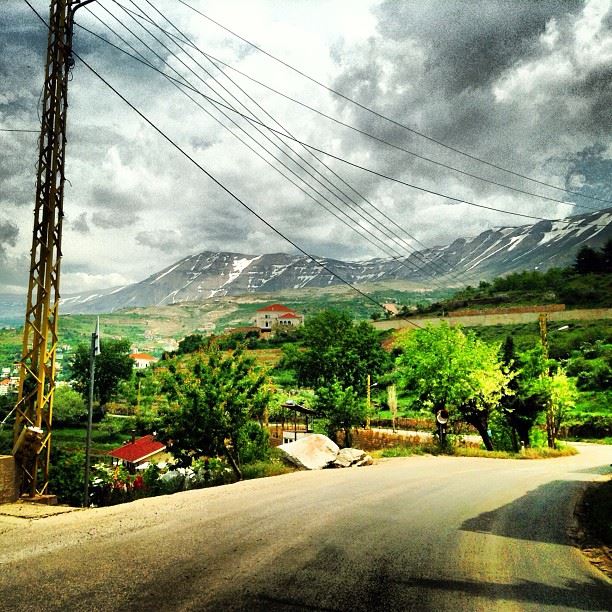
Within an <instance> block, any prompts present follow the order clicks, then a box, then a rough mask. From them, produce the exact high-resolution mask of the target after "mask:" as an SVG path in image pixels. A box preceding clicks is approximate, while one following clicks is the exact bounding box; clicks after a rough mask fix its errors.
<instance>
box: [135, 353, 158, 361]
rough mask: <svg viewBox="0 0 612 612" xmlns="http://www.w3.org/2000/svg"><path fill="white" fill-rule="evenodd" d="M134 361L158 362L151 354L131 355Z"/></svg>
mask: <svg viewBox="0 0 612 612" xmlns="http://www.w3.org/2000/svg"><path fill="white" fill-rule="evenodd" d="M130 357H131V358H132V359H146V360H148V361H157V360H156V359H155V357H153V355H149V353H132V354H131V355H130Z"/></svg>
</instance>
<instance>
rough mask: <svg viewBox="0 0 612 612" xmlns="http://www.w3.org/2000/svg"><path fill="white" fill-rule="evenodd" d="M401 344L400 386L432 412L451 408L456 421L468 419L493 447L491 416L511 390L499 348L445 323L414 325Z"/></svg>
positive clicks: (398, 366)
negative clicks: (421, 327) (490, 429)
mask: <svg viewBox="0 0 612 612" xmlns="http://www.w3.org/2000/svg"><path fill="white" fill-rule="evenodd" d="M401 348H402V351H403V352H402V354H401V355H400V356H399V357H398V358H397V360H396V365H397V370H398V376H399V382H400V384H401V386H402V387H403V388H404V389H407V390H411V391H412V392H413V393H414V395H415V399H416V401H417V402H418V403H420V404H421V405H423V406H424V407H427V408H428V409H430V410H431V411H432V412H434V413H436V412H437V411H438V410H441V409H446V410H448V411H449V414H450V419H451V421H453V420H464V421H466V422H467V423H470V424H471V425H473V426H474V427H476V429H477V430H478V433H479V434H480V435H481V437H482V439H483V442H484V444H485V446H486V447H487V449H488V450H492V449H493V445H492V442H491V440H490V437H489V433H488V429H489V428H488V420H489V415H490V413H491V411H492V410H494V409H495V408H496V407H497V405H498V404H499V402H500V400H501V398H502V396H503V395H504V394H506V393H511V391H510V390H509V382H510V380H511V379H512V376H511V375H510V374H509V373H508V372H507V371H506V370H505V369H504V368H503V367H502V364H501V363H500V360H499V358H498V355H497V351H498V347H497V346H490V345H487V344H485V343H484V342H482V341H481V340H479V339H478V338H477V337H476V336H475V335H474V334H473V333H471V332H467V333H464V332H463V330H462V329H461V328H460V327H450V326H449V325H448V324H446V323H444V324H442V325H439V326H437V327H433V326H427V327H426V328H423V329H418V330H415V331H414V332H412V333H411V334H410V335H409V336H407V337H406V338H405V339H404V341H403V344H402V347H401Z"/></svg>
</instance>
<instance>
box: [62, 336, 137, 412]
mask: <svg viewBox="0 0 612 612" xmlns="http://www.w3.org/2000/svg"><path fill="white" fill-rule="evenodd" d="M100 349H101V353H100V355H97V356H96V366H95V381H94V396H95V397H96V398H97V399H98V401H99V402H100V405H101V406H104V405H106V404H107V403H108V402H109V400H110V399H111V397H112V396H113V394H114V393H115V391H116V390H117V387H118V385H119V383H120V382H121V381H122V380H128V379H129V378H130V377H131V375H132V369H133V367H134V361H133V360H132V359H131V358H130V343H129V341H128V340H115V339H112V338H109V339H104V338H103V339H102V340H101V343H100ZM90 354H91V347H90V346H89V345H86V344H81V345H79V346H78V348H77V350H76V352H75V354H74V357H73V358H72V361H71V363H70V369H71V373H72V379H73V381H74V383H73V384H74V388H75V389H76V390H77V391H78V392H79V393H81V394H82V395H83V397H88V394H89V378H90V369H89V364H90Z"/></svg>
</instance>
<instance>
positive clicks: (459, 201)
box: [81, 0, 606, 248]
mask: <svg viewBox="0 0 612 612" xmlns="http://www.w3.org/2000/svg"><path fill="white" fill-rule="evenodd" d="M114 1H116V0H114ZM103 8H105V7H103ZM105 10H106V9H105ZM111 15H112V14H111ZM113 17H114V16H113ZM114 18H115V19H117V18H116V17H114ZM120 23H121V22H120ZM105 25H106V24H105ZM81 27H83V26H81ZM107 27H108V26H107ZM124 27H126V26H125V25H124ZM83 29H85V30H87V28H83ZM87 31H88V32H90V33H91V34H93V35H94V36H98V37H99V35H97V34H96V33H94V32H91V31H90V30H87ZM128 31H130V30H129V29H128ZM130 32H131V31H130ZM131 33H132V34H133V32H131ZM99 38H101V39H102V40H104V41H105V42H109V41H107V40H106V39H104V38H103V37H99ZM137 38H138V37H137ZM138 40H140V42H142V43H143V44H144V45H145V46H147V45H146V43H144V42H143V41H142V40H141V39H138ZM109 44H111V45H112V46H113V47H115V48H117V49H118V50H120V51H121V52H123V53H125V54H127V55H129V56H130V57H133V58H134V59H136V60H137V61H141V60H139V59H138V58H135V57H134V56H132V55H131V54H129V53H128V52H126V51H125V50H123V49H121V48H120V47H117V46H116V45H113V44H112V43H109ZM147 48H149V50H151V49H150V47H148V46H147ZM153 53H154V52H153ZM156 55H157V54H156ZM157 57H158V58H159V59H161V60H162V61H163V62H164V63H166V64H167V62H165V60H163V58H161V57H160V56H159V55H157ZM143 63H145V65H147V66H148V67H150V68H152V69H153V70H155V71H157V72H159V73H160V74H162V75H163V76H165V77H166V78H168V79H170V80H173V81H176V79H174V78H173V77H171V76H170V75H167V74H166V73H165V72H163V71H161V70H159V69H158V68H157V67H155V66H154V65H152V64H150V63H149V62H146V61H145V62H143ZM170 68H171V69H173V68H172V67H171V66H170ZM173 70H174V69H173ZM175 72H176V71H175ZM192 72H193V71H192ZM177 74H178V73H177ZM179 76H180V75H179ZM196 76H197V75H196ZM181 78H183V77H181ZM198 78H199V77H198ZM177 82H180V83H181V85H182V86H183V87H187V88H188V89H190V90H192V91H193V92H195V93H197V94H198V95H200V96H202V97H203V98H204V99H206V100H208V101H209V102H211V103H213V104H215V105H216V106H218V107H222V108H224V109H226V110H229V111H230V112H232V113H235V114H237V115H239V116H240V117H242V118H244V119H245V120H247V121H249V122H250V123H253V124H257V125H259V126H261V127H264V128H265V129H267V130H269V131H271V132H274V133H276V134H277V135H279V136H281V137H283V138H285V139H290V140H293V141H294V142H296V143H298V144H301V145H302V146H305V147H307V148H309V149H312V150H314V151H317V152H319V153H321V154H323V155H327V156H329V157H332V158H333V159H336V160H338V161H341V162H343V163H345V164H348V165H351V166H353V167H355V168H357V169H360V170H363V171H365V172H368V173H371V174H375V175H377V176H379V177H380V178H383V179H386V180H390V181H393V182H397V183H399V184H403V185H405V186H407V187H411V188H413V189H416V190H419V191H423V192H425V193H429V194H431V195H435V196H438V197H441V198H445V199H447V200H451V201H455V202H457V203H464V204H467V205H469V206H474V207H477V208H483V209H486V210H491V211H494V212H499V213H503V214H508V215H513V216H519V217H523V218H527V219H533V220H537V221H551V222H556V223H566V224H571V223H574V221H571V220H566V219H550V218H547V217H539V216H535V215H527V214H524V213H518V212H515V211H508V210H504V209H499V208H495V207H492V206H487V205H484V204H478V203H475V202H471V201H469V200H465V199H462V198H456V197H454V196H450V195H448V194H444V193H440V192H436V191H433V190H429V189H427V188H424V187H420V186H418V185H414V184H412V183H408V182H406V181H402V180H400V179H397V178H395V177H391V176H388V175H385V174H383V173H379V172H377V171H375V170H372V169H370V168H367V167H364V166H361V165H359V164H355V163H353V162H349V161H348V160H346V159H344V158H342V157H339V156H337V155H334V154H333V153H330V152H328V151H325V150H323V149H320V148H318V147H315V146H314V145H311V144H309V143H306V142H304V141H301V140H299V139H296V138H295V137H290V136H288V135H287V134H285V133H283V132H281V131H279V130H276V129H275V128H272V127H271V126H269V125H266V124H264V123H262V122H260V121H259V120H257V119H255V118H253V117H251V116H248V115H245V114H244V113H241V112H240V111H238V110H237V109H235V108H234V107H232V106H230V105H228V104H224V103H223V102H220V101H219V100H216V99H214V98H211V97H210V96H207V95H206V94H204V93H202V92H201V91H199V90H198V89H196V88H194V87H193V86H192V85H191V84H189V83H188V82H187V83H185V82H184V81H177ZM225 116H226V118H227V115H225ZM230 121H231V119H230ZM233 123H234V125H237V124H235V122H233ZM237 127H239V126H237ZM240 129H241V128H240ZM249 137H250V138H252V137H251V136H249ZM259 146H261V145H259ZM292 161H294V160H292ZM281 163H282V162H281ZM294 163H296V162H295V161H294ZM594 212H598V211H594ZM598 227H600V226H598ZM601 227H606V226H601ZM427 248H428V247H427Z"/></svg>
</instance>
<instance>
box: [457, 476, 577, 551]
mask: <svg viewBox="0 0 612 612" xmlns="http://www.w3.org/2000/svg"><path fill="white" fill-rule="evenodd" d="M582 487H583V483H582V482H580V481H563V480H554V481H552V482H549V483H547V484H545V485H542V486H540V487H538V488H537V489H534V490H533V491H529V492H528V493H527V494H526V495H523V497H519V498H518V499H515V500H514V501H513V502H511V503H509V504H506V505H505V506H501V507H499V508H496V509H495V510H492V511H490V512H483V513H482V514H479V515H478V516H476V517H474V518H470V519H467V520H466V521H464V522H463V524H462V525H461V530H462V531H473V532H476V533H490V534H494V535H499V536H505V537H508V538H516V539H519V540H532V541H536V542H547V543H552V544H569V538H568V536H567V533H566V528H565V525H564V524H563V523H562V522H560V521H559V520H556V517H558V516H564V513H563V511H562V510H561V509H562V508H565V507H566V506H567V504H568V500H571V499H573V498H574V495H575V494H577V493H578V491H579V490H580V489H581V488H582ZM568 492H569V495H568ZM569 513H570V514H571V509H570V510H569Z"/></svg>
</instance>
